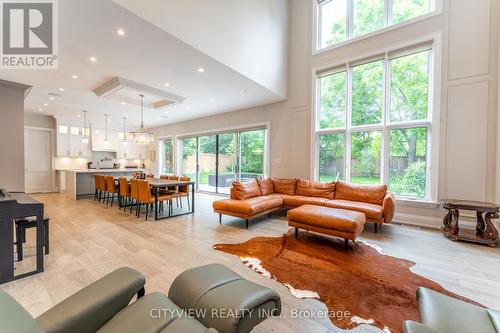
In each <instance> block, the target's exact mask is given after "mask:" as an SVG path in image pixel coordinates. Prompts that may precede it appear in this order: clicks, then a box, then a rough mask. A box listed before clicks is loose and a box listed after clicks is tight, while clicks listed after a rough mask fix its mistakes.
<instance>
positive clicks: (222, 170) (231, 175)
mask: <svg viewBox="0 0 500 333" xmlns="http://www.w3.org/2000/svg"><path fill="white" fill-rule="evenodd" d="M217 137H218V160H217V162H218V170H217V171H218V176H217V192H218V193H224V194H229V191H230V188H231V186H232V183H233V181H234V180H236V179H237V170H238V153H237V151H238V149H237V148H238V135H237V133H224V134H219V135H218V136H217Z"/></svg>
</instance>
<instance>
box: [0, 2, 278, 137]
mask: <svg viewBox="0 0 500 333" xmlns="http://www.w3.org/2000/svg"><path fill="white" fill-rule="evenodd" d="M141 3H145V2H141ZM58 4H59V69H57V70H0V78H1V79H5V80H10V81H15V82H20V83H24V84H29V85H32V86H33V89H32V91H31V92H30V94H29V95H28V97H27V99H26V101H25V111H26V112H27V113H35V114H44V115H54V116H56V117H58V118H61V119H67V120H68V121H72V120H74V121H75V122H76V123H77V122H78V121H80V118H79V117H78V115H79V114H81V111H82V110H87V111H88V118H89V120H90V121H91V122H92V123H93V125H94V126H95V127H99V126H102V124H103V123H104V114H105V113H108V114H109V115H110V122H111V123H112V124H114V125H115V126H116V127H118V128H120V127H121V126H122V125H121V124H122V117H127V123H128V124H130V125H134V126H138V125H139V109H138V108H137V106H133V105H122V104H121V103H119V102H116V101H113V100H108V99H105V98H98V97H96V95H95V94H94V93H93V92H92V90H93V89H95V88H96V87H98V86H99V85H101V84H103V83H105V82H106V81H108V80H110V79H111V78H112V77H114V76H120V77H123V78H126V79H129V80H133V81H136V82H139V83H141V84H145V85H148V86H152V87H155V88H158V89H162V90H166V91H169V92H172V93H174V94H177V95H180V96H183V97H185V98H186V100H185V101H184V102H183V103H181V104H178V105H175V106H172V107H170V108H166V109H163V110H153V109H146V110H145V125H146V126H147V127H155V126H159V125H163V124H167V123H173V122H178V121H182V120H188V119H193V118H198V117H203V116H207V115H211V114H216V113H222V112H228V111H232V110H237V109H242V108H248V107H252V106H257V105H263V104H268V103H273V102H276V101H279V100H283V97H282V96H281V95H280V94H277V93H275V92H273V91H271V90H269V89H267V88H265V87H263V86H262V85H260V84H258V83H256V82H255V81H253V80H251V79H249V78H248V77H246V76H244V75H242V74H240V73H239V72H237V71H235V70H233V69H231V68H230V67H228V66H226V65H224V64H222V63H220V62H218V61H216V60H214V59H213V58H211V57H209V56H207V55H206V54H204V53H202V52H200V51H198V50H197V49H195V48H194V47H192V46H189V45H188V44H186V43H184V42H183V41H181V40H179V39H177V38H175V37H173V36H172V35H170V34H169V33H167V32H166V31H164V30H162V29H160V28H158V27H156V26H154V25H153V24H151V23H149V22H147V21H145V20H144V19H142V18H140V17H138V16H136V15H134V14H132V13H131V12H129V11H127V10H126V9H124V8H122V7H121V6H119V5H117V4H115V3H114V2H112V1H111V0H85V1H81V0H64V1H58ZM118 28H121V29H123V30H124V31H125V33H126V35H125V36H123V37H121V36H119V35H118V34H117V33H116V30H117V29H118ZM91 56H93V57H96V58H97V62H91V61H90V60H89V58H90V57H91ZM199 67H203V68H204V69H205V72H203V73H200V72H198V70H197V69H198V68H199ZM72 75H77V76H78V77H79V78H78V79H73V78H72ZM165 82H168V83H169V84H170V86H169V87H165V86H164V83H165ZM59 88H63V89H64V91H59ZM49 93H57V94H60V95H61V97H59V98H55V99H54V100H50V99H49V95H48V94H49ZM138 98H139V97H138ZM44 103H47V104H48V106H44ZM39 108H41V109H42V111H39Z"/></svg>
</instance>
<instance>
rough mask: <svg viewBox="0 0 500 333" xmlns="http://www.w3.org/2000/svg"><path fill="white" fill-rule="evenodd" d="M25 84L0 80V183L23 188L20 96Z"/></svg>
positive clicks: (22, 107) (6, 187)
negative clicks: (0, 118)
mask: <svg viewBox="0 0 500 333" xmlns="http://www.w3.org/2000/svg"><path fill="white" fill-rule="evenodd" d="M29 88H30V87H29V86H26V85H23V84H19V83H14V82H9V81H4V80H0V112H1V114H2V119H3V121H1V122H0V142H1V144H0V156H2V158H1V159H0V187H2V188H5V189H6V190H8V191H18V192H24V96H25V93H26V91H27V90H28V89H29Z"/></svg>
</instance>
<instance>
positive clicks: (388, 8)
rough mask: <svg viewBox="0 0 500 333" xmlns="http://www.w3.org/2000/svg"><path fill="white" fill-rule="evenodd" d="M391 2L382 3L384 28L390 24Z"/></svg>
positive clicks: (390, 0)
mask: <svg viewBox="0 0 500 333" xmlns="http://www.w3.org/2000/svg"><path fill="white" fill-rule="evenodd" d="M392 1H393V0H385V1H384V26H388V25H390V24H391V23H392Z"/></svg>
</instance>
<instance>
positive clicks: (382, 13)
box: [317, 0, 435, 49]
mask: <svg viewBox="0 0 500 333" xmlns="http://www.w3.org/2000/svg"><path fill="white" fill-rule="evenodd" d="M434 1H435V0H317V2H318V28H317V31H318V43H317V44H318V45H317V48H318V49H321V48H324V47H328V46H331V45H334V44H337V43H340V42H342V41H345V40H348V39H351V38H354V37H358V36H362V35H365V34H368V33H370V32H374V31H377V30H380V29H382V28H383V27H385V26H389V25H393V24H399V23H402V22H405V21H408V20H411V19H413V18H415V17H418V16H421V15H424V14H427V13H429V12H430V11H432V10H433V9H434Z"/></svg>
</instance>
